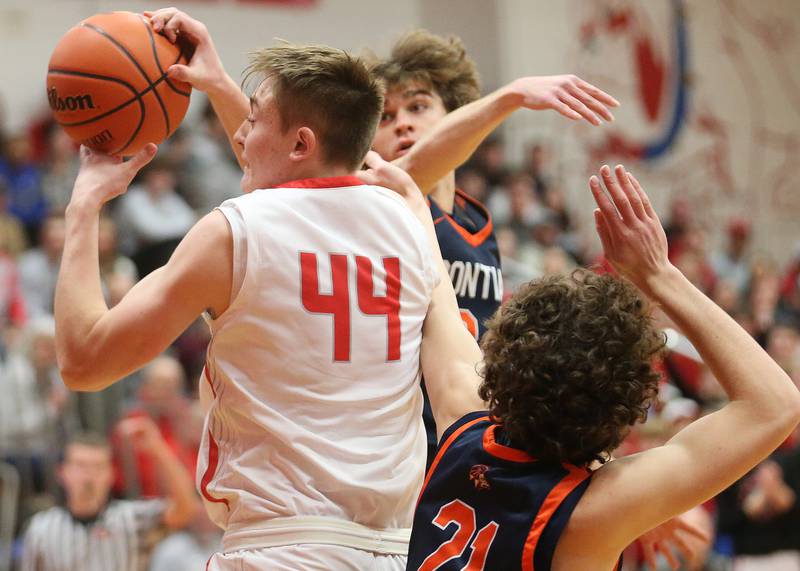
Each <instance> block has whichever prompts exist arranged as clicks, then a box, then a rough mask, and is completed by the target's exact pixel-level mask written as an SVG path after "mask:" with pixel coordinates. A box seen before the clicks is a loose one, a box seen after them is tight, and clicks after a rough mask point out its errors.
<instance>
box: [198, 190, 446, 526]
mask: <svg viewBox="0 0 800 571" xmlns="http://www.w3.org/2000/svg"><path fill="white" fill-rule="evenodd" d="M219 209H220V210H221V211H222V213H223V214H224V215H225V216H226V218H227V219H228V221H229V223H230V226H231V229H232V232H233V244H234V288H233V291H234V293H233V299H232V301H231V304H230V307H229V308H228V310H227V311H225V312H224V313H223V314H222V315H221V316H219V317H218V318H217V319H214V320H210V326H211V330H212V339H211V342H210V344H209V347H208V361H207V364H206V371H205V374H204V376H205V379H204V380H202V381H201V398H203V399H204V401H206V402H207V403H209V405H210V410H209V413H208V417H207V422H206V427H205V430H204V439H203V445H202V450H201V453H200V459H199V462H198V472H197V478H198V486H199V488H200V491H201V493H202V495H203V498H204V500H205V502H206V506H207V508H208V509H209V513H210V514H211V517H212V519H213V520H214V521H215V522H216V523H217V524H218V525H220V526H221V527H223V528H225V529H226V530H228V531H229V532H235V531H237V530H247V529H249V528H253V527H258V526H261V525H262V524H263V522H265V521H270V520H271V519H274V518H287V517H288V518H291V517H296V516H300V517H303V516H313V517H322V518H333V519H337V520H345V521H352V522H356V523H359V524H362V525H364V526H368V527H370V528H374V529H394V528H409V527H411V522H412V514H413V510H414V504H415V501H416V496H417V494H418V492H419V489H420V486H421V482H422V477H423V472H424V466H425V431H424V428H423V425H422V395H421V391H420V387H419V381H420V378H419V377H420V370H419V349H420V340H421V335H422V323H423V320H424V319H425V315H426V312H427V308H428V304H429V302H430V298H431V293H432V290H433V288H434V286H435V283H436V279H437V275H438V273H437V271H436V267H435V266H434V264H433V258H432V256H431V254H430V251H429V246H428V242H427V237H426V234H425V230H424V228H423V226H422V225H421V224H420V222H419V221H418V220H417V219H416V218H415V217H414V215H413V214H412V213H411V211H410V210H409V209H408V207H407V206H406V205H405V203H404V202H403V201H402V199H400V197H398V196H397V195H396V194H394V193H393V192H391V191H389V190H387V189H384V188H380V187H373V186H365V185H363V184H362V183H361V182H360V181H359V180H358V179H357V178H355V177H337V178H329V179H309V180H303V181H296V182H293V183H289V184H288V185H286V186H284V187H281V188H275V189H265V190H257V191H254V192H252V193H250V194H248V195H245V196H241V197H239V198H235V199H232V200H229V201H226V202H225V203H223V204H222V206H221V207H220V208H219ZM239 284H240V285H239Z"/></svg>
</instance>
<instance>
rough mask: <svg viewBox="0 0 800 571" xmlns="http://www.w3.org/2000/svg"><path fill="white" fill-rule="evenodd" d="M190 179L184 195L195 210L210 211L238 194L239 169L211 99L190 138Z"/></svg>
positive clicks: (240, 172)
mask: <svg viewBox="0 0 800 571" xmlns="http://www.w3.org/2000/svg"><path fill="white" fill-rule="evenodd" d="M190 146H191V148H190V162H189V163H188V164H189V165H191V166H190V169H191V172H192V176H191V181H187V182H186V184H185V187H186V191H187V197H189V198H190V203H191V205H192V207H193V208H195V210H197V212H198V214H200V215H203V214H206V213H208V212H210V211H211V210H212V209H214V208H216V207H217V206H219V205H220V204H222V203H223V202H224V201H225V200H227V199H229V198H234V197H236V196H238V194H239V182H240V181H241V178H242V170H241V168H240V167H239V164H238V163H237V162H236V157H235V156H234V155H233V151H232V150H231V146H230V143H229V142H228V136H227V135H226V134H225V129H224V128H223V127H222V124H221V123H220V122H219V119H218V118H217V114H216V113H214V108H213V107H211V104H210V103H208V102H207V103H206V105H205V107H204V108H203V113H202V117H201V122H200V125H199V126H198V127H197V128H196V129H195V130H194V131H193V137H192V140H191V142H190Z"/></svg>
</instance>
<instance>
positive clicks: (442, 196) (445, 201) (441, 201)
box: [430, 172, 456, 214]
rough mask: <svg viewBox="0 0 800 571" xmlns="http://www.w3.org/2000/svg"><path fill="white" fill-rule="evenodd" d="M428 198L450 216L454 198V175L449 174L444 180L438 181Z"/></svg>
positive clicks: (453, 173) (452, 173)
mask: <svg viewBox="0 0 800 571" xmlns="http://www.w3.org/2000/svg"><path fill="white" fill-rule="evenodd" d="M430 196H431V198H433V199H434V200H435V201H436V204H438V205H439V208H441V209H442V210H444V211H445V212H449V213H451V214H452V212H453V204H454V202H455V198H456V173H455V172H451V173H450V174H448V175H447V176H445V177H444V178H441V179H439V182H437V183H436V184H435V185H434V187H433V190H431V192H430Z"/></svg>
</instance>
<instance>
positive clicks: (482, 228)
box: [430, 190, 503, 339]
mask: <svg viewBox="0 0 800 571" xmlns="http://www.w3.org/2000/svg"><path fill="white" fill-rule="evenodd" d="M430 207H431V215H432V216H433V223H434V226H435V227H436V239H437V240H438V242H439V249H440V250H441V251H442V258H443V259H444V263H445V266H447V269H448V271H449V272H450V279H451V280H452V281H453V289H454V290H455V292H456V299H457V300H458V307H459V308H460V309H461V317H462V319H463V320H464V323H465V325H466V326H467V328H468V329H469V330H470V332H472V334H473V335H475V338H476V339H479V338H480V337H481V336H482V335H483V333H484V331H485V330H486V325H485V323H486V320H487V319H489V318H490V317H491V316H492V315H493V314H494V312H495V311H497V308H498V307H500V302H501V301H502V299H503V275H502V273H501V272H500V252H499V250H498V248H497V238H495V235H494V227H493V226H492V217H491V215H490V214H489V211H488V210H486V207H485V206H484V205H483V204H481V203H480V202H478V201H477V200H475V199H474V198H472V197H470V196H469V195H467V194H466V193H464V192H462V191H460V190H456V196H455V200H454V208H453V213H452V214H449V213H447V212H444V211H443V210H442V209H441V208H440V207H439V205H438V204H436V202H435V201H434V200H430Z"/></svg>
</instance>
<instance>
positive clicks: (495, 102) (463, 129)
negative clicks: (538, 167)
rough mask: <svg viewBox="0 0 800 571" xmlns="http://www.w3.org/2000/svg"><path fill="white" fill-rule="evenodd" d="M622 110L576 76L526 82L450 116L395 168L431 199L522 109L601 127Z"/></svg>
mask: <svg viewBox="0 0 800 571" xmlns="http://www.w3.org/2000/svg"><path fill="white" fill-rule="evenodd" d="M618 105H619V102H618V101H617V100H616V99H614V98H613V97H611V96H610V95H608V94H607V93H605V92H604V91H602V90H600V89H598V88H597V87H595V86H594V85H592V84H590V83H587V82H586V81H583V80H582V79H580V78H579V77H576V76H574V75H553V76H545V77H522V78H519V79H516V80H514V81H512V82H511V83H509V84H508V85H506V86H505V87H502V88H500V89H498V90H497V91H495V92H493V93H490V94H489V95H487V96H485V97H482V98H481V99H478V100H477V101H473V102H472V103H469V104H468V105H464V106H463V107H461V108H459V109H456V110H455V111H453V112H452V113H449V114H448V115H447V116H446V117H444V119H442V121H441V122H440V123H438V124H437V125H436V127H435V128H434V129H433V131H431V132H430V133H429V134H427V135H426V136H425V137H423V138H422V139H420V141H419V142H418V143H417V144H415V145H414V146H413V147H411V150H410V151H409V152H408V154H406V155H404V156H402V157H400V158H399V159H397V160H395V161H394V163H395V164H396V165H398V166H399V167H401V168H402V169H403V170H405V171H406V172H408V173H409V174H410V175H411V176H412V178H413V179H414V181H415V182H416V183H417V185H418V186H419V187H420V189H422V191H423V193H425V194H428V193H429V192H430V191H431V190H433V187H434V185H435V184H436V182H438V181H439V180H440V179H441V178H442V177H443V176H445V175H446V174H447V173H449V172H450V171H452V170H453V169H455V168H457V167H458V166H460V165H462V164H463V163H464V162H465V161H466V160H467V159H469V157H470V156H472V153H474V152H475V149H477V148H478V145H480V144H481V142H482V141H483V140H484V139H485V138H486V137H487V136H489V134H490V133H491V132H492V131H494V130H495V129H496V128H497V126H498V125H500V124H501V123H502V122H503V121H504V120H505V119H506V118H507V117H508V116H509V115H511V114H512V113H513V112H514V111H516V110H517V109H522V108H524V109H533V110H544V109H553V110H555V111H557V112H558V113H560V114H561V115H563V116H565V117H567V118H569V119H574V120H579V119H585V120H586V121H588V122H589V123H591V124H592V125H600V123H601V119H604V120H606V121H612V120H613V119H614V117H613V116H612V115H611V112H610V111H609V110H608V107H617V106H618Z"/></svg>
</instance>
